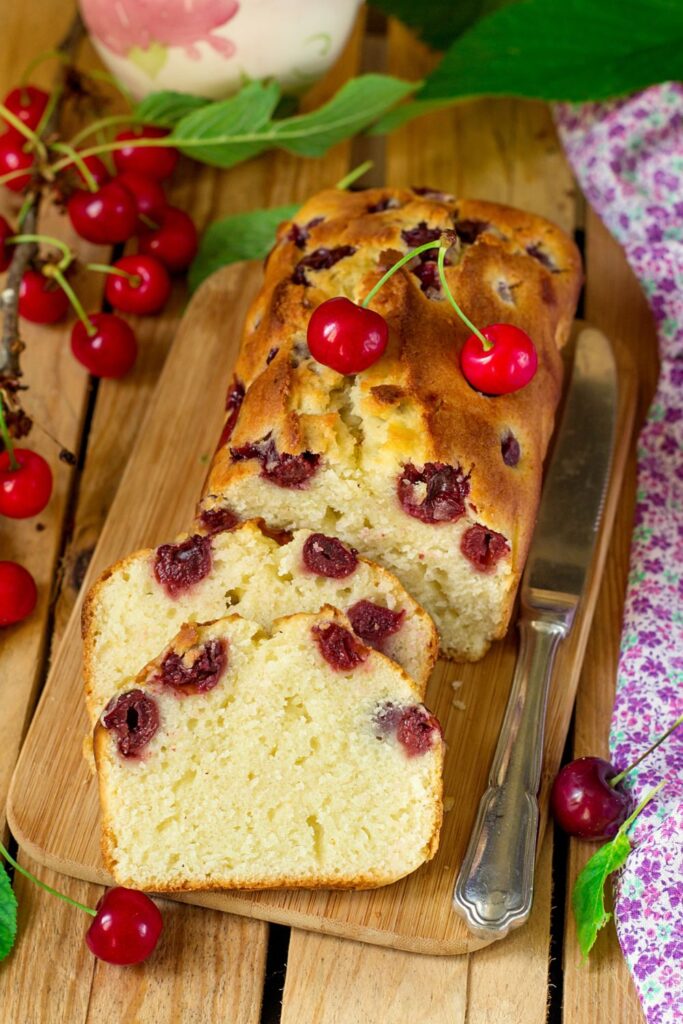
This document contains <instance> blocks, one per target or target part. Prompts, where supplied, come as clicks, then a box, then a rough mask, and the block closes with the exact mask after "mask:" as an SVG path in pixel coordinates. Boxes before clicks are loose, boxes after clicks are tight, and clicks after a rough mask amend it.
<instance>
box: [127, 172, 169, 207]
mask: <svg viewBox="0 0 683 1024" xmlns="http://www.w3.org/2000/svg"><path fill="white" fill-rule="evenodd" d="M114 181H118V182H119V184H121V185H123V187H124V188H127V189H128V191H129V192H130V194H131V195H132V197H133V199H134V200H135V205H136V207H137V211H138V215H140V214H142V215H143V216H145V217H151V218H154V217H155V215H156V214H158V213H161V211H162V210H163V208H164V206H166V195H165V194H164V190H163V188H162V187H161V185H160V184H159V182H158V181H156V180H155V179H154V178H148V177H146V175H144V174H138V173H137V172H135V171H124V172H123V174H117V175H116V177H115V178H114Z"/></svg>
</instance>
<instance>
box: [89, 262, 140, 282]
mask: <svg viewBox="0 0 683 1024" xmlns="http://www.w3.org/2000/svg"><path fill="white" fill-rule="evenodd" d="M85 266H86V268H87V269H88V270H95V271H97V273H98V274H112V276H113V277H125V278H126V280H128V281H129V282H130V283H131V285H132V286H133V288H139V287H140V285H141V284H142V278H141V277H140V275H139V274H131V273H129V271H127V270H121V268H120V267H110V266H109V264H107V263H86V265H85Z"/></svg>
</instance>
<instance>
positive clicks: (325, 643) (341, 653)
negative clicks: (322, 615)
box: [313, 622, 368, 672]
mask: <svg viewBox="0 0 683 1024" xmlns="http://www.w3.org/2000/svg"><path fill="white" fill-rule="evenodd" d="M313 637H314V639H315V642H316V643H317V645H318V650H319V651H320V653H321V654H322V656H323V658H324V659H325V661H326V662H327V663H328V665H331V666H332V668H334V669H337V671H338V672H349V671H351V669H354V668H357V667H358V665H362V663H363V662H364V661H365V660H366V658H367V656H368V651H367V649H366V648H365V647H363V645H362V644H361V643H359V642H358V640H357V639H356V638H355V636H354V635H353V633H351V632H349V630H348V629H344V627H343V626H340V625H338V623H336V622H332V623H330V625H329V626H314V627H313Z"/></svg>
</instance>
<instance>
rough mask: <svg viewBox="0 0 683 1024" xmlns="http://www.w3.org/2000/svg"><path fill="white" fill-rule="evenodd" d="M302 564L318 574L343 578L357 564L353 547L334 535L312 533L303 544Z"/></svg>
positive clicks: (349, 573)
mask: <svg viewBox="0 0 683 1024" xmlns="http://www.w3.org/2000/svg"><path fill="white" fill-rule="evenodd" d="M302 557H303V561H304V565H305V566H306V568H307V569H309V570H310V571H311V572H314V573H317V575H318V576H328V577H330V578H332V579H343V578H344V577H345V576H350V575H351V573H352V572H353V571H354V570H355V568H356V566H357V565H358V555H357V552H356V550H355V548H348V547H346V546H345V545H344V544H342V542H341V541H340V540H338V539H337V538H336V537H326V536H325V534H324V533H312V534H311V536H310V537H308V538H307V539H306V542H305V544H304V546H303V550H302Z"/></svg>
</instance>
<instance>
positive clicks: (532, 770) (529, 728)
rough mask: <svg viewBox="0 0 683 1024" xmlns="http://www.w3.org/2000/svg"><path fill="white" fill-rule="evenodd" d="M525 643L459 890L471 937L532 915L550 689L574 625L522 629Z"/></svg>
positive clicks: (526, 623) (524, 622)
mask: <svg viewBox="0 0 683 1024" xmlns="http://www.w3.org/2000/svg"><path fill="white" fill-rule="evenodd" d="M519 629H520V634H521V643H520V649H519V654H518V657H517V664H516V666H515V674H514V677H513V680H512V690H511V693H510V698H509V700H508V705H507V708H506V711H505V718H504V719H503V726H502V729H501V732H500V737H499V739H498V746H497V747H496V753H495V755H494V758H493V764H492V766H491V772H490V774H489V785H488V789H487V790H486V792H485V793H484V795H483V797H482V798H481V801H480V803H479V810H478V813H477V819H476V822H475V824H474V828H473V830H472V836H471V838H470V843H469V846H468V848H467V853H466V854H465V859H464V861H463V864H462V867H461V869H460V873H459V875H458V878H457V880H456V883H455V891H454V893H453V907H454V909H455V911H456V912H457V913H458V914H460V916H461V917H463V918H464V919H465V921H466V922H467V925H468V927H469V928H470V930H471V931H473V932H475V933H479V934H484V935H486V936H487V937H489V938H490V937H492V936H493V937H495V938H502V937H503V936H504V935H505V934H506V933H507V932H508V931H509V930H510V928H515V927H516V926H518V925H520V924H522V923H523V922H524V921H525V920H526V919H527V917H528V916H529V912H530V910H531V903H532V900H533V889H534V859H535V851H536V838H537V833H538V802H537V799H536V795H537V793H538V788H539V784H540V779H541V762H542V756H543V731H544V726H545V709H546V702H547V698H548V688H549V682H550V676H551V672H552V667H553V662H554V660H555V653H556V650H557V645H558V643H559V642H560V640H562V639H563V638H564V637H565V636H566V634H567V633H568V631H569V623H568V622H563V621H559V622H558V621H557V619H556V618H555V619H553V620H550V619H545V618H543V617H542V614H541V616H539V617H532V616H530V615H529V614H528V613H527V614H526V615H524V616H523V617H522V618H521V620H520V622H519Z"/></svg>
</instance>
